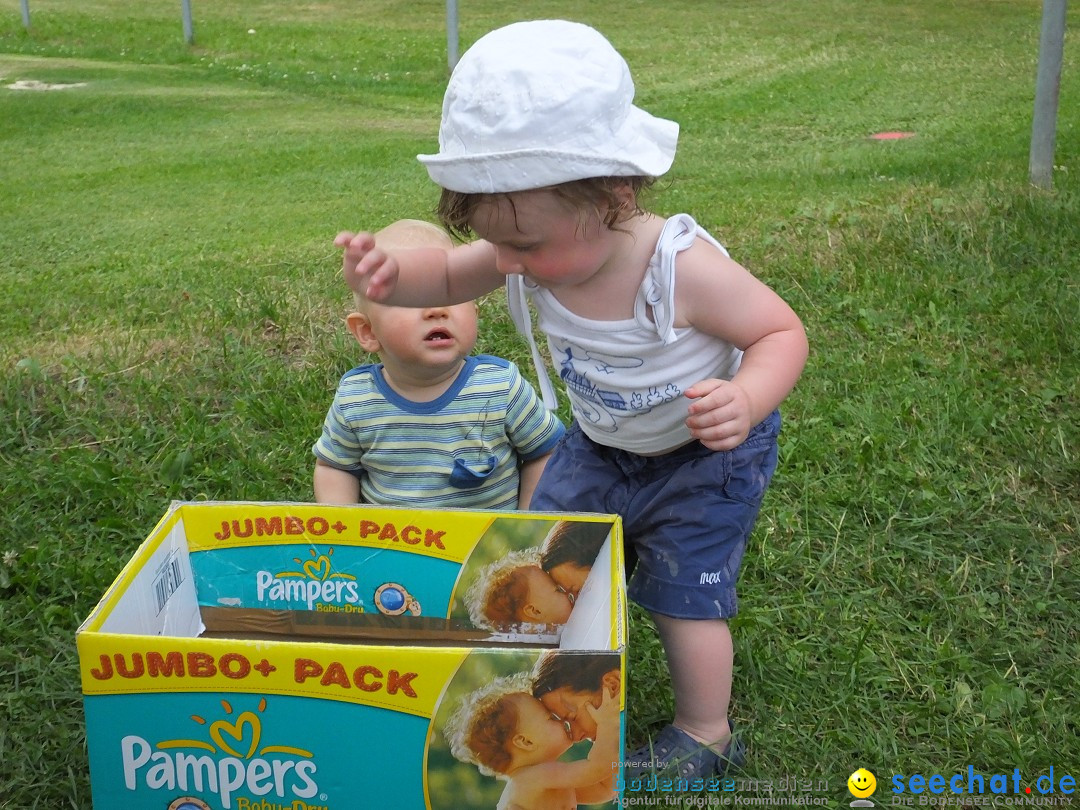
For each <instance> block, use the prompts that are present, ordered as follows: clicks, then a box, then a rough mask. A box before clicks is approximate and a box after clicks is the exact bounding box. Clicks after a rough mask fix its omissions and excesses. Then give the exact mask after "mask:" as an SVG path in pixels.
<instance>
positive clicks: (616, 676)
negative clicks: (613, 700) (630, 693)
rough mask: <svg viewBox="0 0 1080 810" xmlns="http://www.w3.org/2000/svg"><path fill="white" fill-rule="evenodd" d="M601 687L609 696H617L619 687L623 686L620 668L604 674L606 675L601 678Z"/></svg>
mask: <svg viewBox="0 0 1080 810" xmlns="http://www.w3.org/2000/svg"><path fill="white" fill-rule="evenodd" d="M600 684H601V687H602V688H603V689H604V690H605V691H606V692H607V696H608V697H615V696H616V695H617V694H619V688H620V687H621V686H622V675H621V674H620V672H619V671H618V670H613V671H611V672H607V673H605V674H604V677H603V678H601V679H600Z"/></svg>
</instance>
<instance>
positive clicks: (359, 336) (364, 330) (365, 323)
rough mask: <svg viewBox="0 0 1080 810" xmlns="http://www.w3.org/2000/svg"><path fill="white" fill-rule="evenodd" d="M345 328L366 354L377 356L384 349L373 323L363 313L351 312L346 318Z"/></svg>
mask: <svg viewBox="0 0 1080 810" xmlns="http://www.w3.org/2000/svg"><path fill="white" fill-rule="evenodd" d="M345 326H346V327H347V328H348V330H349V332H351V333H352V336H353V337H354V338H356V342H357V343H359V344H360V346H361V347H362V348H363V350H364V351H365V352H369V353H371V354H375V353H376V352H377V351H379V349H381V348H382V344H380V343H379V339H378V338H377V337H376V336H375V332H374V331H373V330H372V328H371V321H370V320H369V319H368V316H367V315H365V314H364V313H363V312H350V313H349V314H348V315H346V316H345Z"/></svg>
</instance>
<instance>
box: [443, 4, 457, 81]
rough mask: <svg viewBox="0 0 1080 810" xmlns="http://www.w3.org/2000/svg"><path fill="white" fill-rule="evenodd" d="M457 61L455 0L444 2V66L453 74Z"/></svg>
mask: <svg viewBox="0 0 1080 810" xmlns="http://www.w3.org/2000/svg"><path fill="white" fill-rule="evenodd" d="M457 61H458V13H457V0H446V64H447V65H448V66H449V67H450V71H451V72H453V70H454V68H455V67H456V66H457Z"/></svg>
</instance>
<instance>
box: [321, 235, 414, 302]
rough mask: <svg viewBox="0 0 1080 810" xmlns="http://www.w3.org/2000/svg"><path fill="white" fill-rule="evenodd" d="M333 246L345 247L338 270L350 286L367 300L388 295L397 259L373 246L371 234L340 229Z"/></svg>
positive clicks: (396, 270) (375, 299)
mask: <svg viewBox="0 0 1080 810" xmlns="http://www.w3.org/2000/svg"><path fill="white" fill-rule="evenodd" d="M334 246H335V247H339V248H344V251H345V252H344V257H343V259H342V264H341V272H342V274H343V275H344V276H345V283H346V284H348V285H349V289H351V290H354V291H356V292H359V293H360V294H361V295H363V296H364V297H365V298H367V299H368V300H369V301H384V300H385V299H386V298H388V297H389V296H390V294H391V293H392V292H393V291H394V287H395V286H397V278H398V264H397V260H396V259H394V257H393V256H390V255H389V254H387V253H386V252H385V251H383V250H380V249H379V248H378V247H376V245H375V237H374V236H372V235H371V234H370V233H355V234H354V233H351V232H349V231H342V232H341V233H339V234H338V235H337V238H336V239H334Z"/></svg>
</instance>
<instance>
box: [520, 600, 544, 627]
mask: <svg viewBox="0 0 1080 810" xmlns="http://www.w3.org/2000/svg"><path fill="white" fill-rule="evenodd" d="M521 613H522V615H523V616H524V617H525V618H526V619H527V620H528V621H531V622H539V621H540V608H538V607H537V606H536V605H534V604H533V603H532V602H526V603H525V604H524V605H522V607H521Z"/></svg>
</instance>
